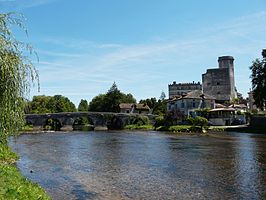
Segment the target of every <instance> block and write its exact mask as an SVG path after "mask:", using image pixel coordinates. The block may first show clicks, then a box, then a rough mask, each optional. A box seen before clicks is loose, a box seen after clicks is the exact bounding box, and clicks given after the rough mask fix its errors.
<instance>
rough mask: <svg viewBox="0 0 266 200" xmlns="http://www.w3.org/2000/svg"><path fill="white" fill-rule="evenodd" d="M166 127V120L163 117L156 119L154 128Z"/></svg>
mask: <svg viewBox="0 0 266 200" xmlns="http://www.w3.org/2000/svg"><path fill="white" fill-rule="evenodd" d="M164 125H165V119H164V117H163V116H158V117H156V118H155V124H154V127H159V126H164Z"/></svg>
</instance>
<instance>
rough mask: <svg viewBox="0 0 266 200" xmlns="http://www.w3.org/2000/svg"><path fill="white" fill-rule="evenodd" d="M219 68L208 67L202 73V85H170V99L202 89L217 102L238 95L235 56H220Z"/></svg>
mask: <svg viewBox="0 0 266 200" xmlns="http://www.w3.org/2000/svg"><path fill="white" fill-rule="evenodd" d="M218 65H219V67H218V68H214V69H207V71H206V73H205V74H202V85H201V84H200V82H196V83H195V82H194V81H193V82H192V83H176V82H175V81H174V82H173V84H169V85H168V90H169V99H172V98H174V97H178V96H182V95H184V94H187V93H188V92H191V91H195V90H202V92H203V93H204V94H206V95H210V96H213V97H215V99H216V102H218V103H224V102H226V101H227V102H230V101H231V100H233V99H234V98H235V97H236V89H235V78H234V58H233V57H232V56H221V57H219V58H218Z"/></svg>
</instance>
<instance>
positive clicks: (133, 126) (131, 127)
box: [125, 124, 153, 130]
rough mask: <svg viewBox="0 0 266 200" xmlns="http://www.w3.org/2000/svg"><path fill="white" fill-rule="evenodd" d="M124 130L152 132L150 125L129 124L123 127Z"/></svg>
mask: <svg viewBox="0 0 266 200" xmlns="http://www.w3.org/2000/svg"><path fill="white" fill-rule="evenodd" d="M125 129H129V130H153V126H152V125H136V124H131V125H127V126H125Z"/></svg>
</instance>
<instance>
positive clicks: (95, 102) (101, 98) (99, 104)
mask: <svg viewBox="0 0 266 200" xmlns="http://www.w3.org/2000/svg"><path fill="white" fill-rule="evenodd" d="M105 100H106V99H105V94H99V95H97V96H95V97H94V98H93V99H92V100H91V101H90V103H89V111H95V112H103V111H104V110H105V108H104V105H105V104H106V103H105Z"/></svg>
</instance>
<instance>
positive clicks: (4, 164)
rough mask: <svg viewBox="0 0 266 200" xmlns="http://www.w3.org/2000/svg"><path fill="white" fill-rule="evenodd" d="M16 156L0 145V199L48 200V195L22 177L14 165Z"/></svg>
mask: <svg viewBox="0 0 266 200" xmlns="http://www.w3.org/2000/svg"><path fill="white" fill-rule="evenodd" d="M16 160H18V156H17V155H16V154H15V153H14V152H12V151H11V149H10V148H9V147H7V146H5V145H1V144H0V199H27V200H31V199H32V200H36V199H38V200H48V199H51V198H50V197H49V196H48V194H47V193H46V192H45V191H44V190H43V189H42V188H41V187H40V186H39V185H38V184H35V183H32V182H30V181H29V180H28V179H26V178H25V177H23V176H22V174H21V173H20V171H19V170H18V169H17V167H16V165H15V163H16Z"/></svg>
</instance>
